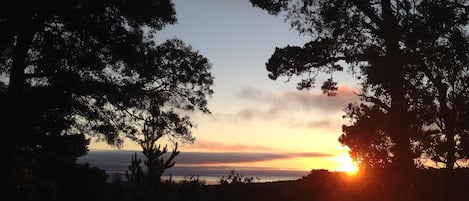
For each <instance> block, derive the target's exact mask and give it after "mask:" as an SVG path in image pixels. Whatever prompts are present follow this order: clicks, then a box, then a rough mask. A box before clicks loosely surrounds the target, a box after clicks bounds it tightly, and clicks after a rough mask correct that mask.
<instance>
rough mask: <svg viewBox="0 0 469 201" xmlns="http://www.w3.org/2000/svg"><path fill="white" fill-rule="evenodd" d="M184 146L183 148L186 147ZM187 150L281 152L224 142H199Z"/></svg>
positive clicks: (268, 148)
mask: <svg viewBox="0 0 469 201" xmlns="http://www.w3.org/2000/svg"><path fill="white" fill-rule="evenodd" d="M184 146H185V144H182V145H181V147H184ZM187 148H189V149H193V150H199V151H212V152H213V151H224V150H230V151H231V152H276V151H280V150H278V149H276V148H272V147H267V146H259V145H246V144H240V143H235V144H226V143H222V142H215V141H207V140H197V141H195V143H194V144H190V146H188V147H187Z"/></svg>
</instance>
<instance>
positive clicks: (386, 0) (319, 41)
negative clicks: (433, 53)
mask: <svg viewBox="0 0 469 201" xmlns="http://www.w3.org/2000/svg"><path fill="white" fill-rule="evenodd" d="M251 2H252V3H253V5H254V6H258V7H261V8H263V9H265V10H267V11H268V12H269V13H270V14H275V15H278V14H280V13H286V19H287V20H289V21H290V23H291V25H292V27H294V28H296V29H297V30H298V31H299V32H300V33H302V34H305V35H309V36H311V37H312V41H311V42H309V43H307V44H305V45H304V46H303V47H291V46H287V47H285V48H277V49H276V50H275V52H274V54H273V55H272V57H271V58H270V59H269V61H268V62H267V64H266V65H267V70H268V71H269V77H270V78H272V79H277V78H278V77H279V76H288V77H292V76H300V75H306V78H304V79H302V81H301V82H299V83H298V88H299V89H309V88H311V87H312V86H314V83H315V81H316V76H317V75H318V74H319V73H320V72H327V73H331V72H334V71H340V70H342V69H343V67H341V66H340V65H339V62H340V61H345V62H346V63H347V64H349V65H351V66H352V70H354V69H357V68H359V71H360V72H361V73H363V75H365V79H364V84H365V85H368V86H370V87H369V88H372V89H375V90H378V91H377V92H378V93H379V94H378V95H380V96H381V95H386V96H387V97H389V101H390V103H389V111H388V112H387V115H388V116H389V118H388V119H387V121H388V123H389V126H387V127H386V133H388V134H389V136H391V139H392V141H393V142H394V143H395V145H394V150H395V151H394V158H395V160H394V163H395V164H394V167H396V168H398V169H408V168H411V167H414V164H413V154H412V152H411V144H410V138H411V134H412V132H411V131H412V128H411V126H412V125H411V124H412V122H411V121H412V119H408V117H412V115H409V114H408V113H409V111H410V110H411V106H410V105H409V102H408V100H407V99H406V90H407V88H406V85H408V83H407V81H408V80H410V77H411V76H414V75H415V72H422V71H423V69H421V68H422V67H423V65H421V64H419V63H416V62H415V60H425V58H427V57H429V56H430V55H428V54H426V53H425V51H426V50H429V48H427V46H426V45H427V44H428V43H433V44H435V43H436V44H438V43H439V42H440V40H441V39H443V40H446V39H447V36H448V33H449V32H451V31H452V30H460V32H465V31H463V30H464V26H465V25H467V22H468V17H467V15H468V10H469V8H468V5H466V3H464V1H405V0H397V1H391V0H381V1H354V0H350V1H348V0H345V1H344V0H334V1H302V0H295V1H287V0H276V1H271V0H251ZM430 49H431V48H430ZM412 79H413V77H412ZM335 86H336V83H335V82H334V81H333V79H328V80H327V81H326V82H325V84H323V87H322V88H323V90H324V91H325V92H330V90H334V89H335ZM329 94H333V93H329Z"/></svg>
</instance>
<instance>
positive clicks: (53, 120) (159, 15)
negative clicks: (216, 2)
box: [0, 0, 213, 196]
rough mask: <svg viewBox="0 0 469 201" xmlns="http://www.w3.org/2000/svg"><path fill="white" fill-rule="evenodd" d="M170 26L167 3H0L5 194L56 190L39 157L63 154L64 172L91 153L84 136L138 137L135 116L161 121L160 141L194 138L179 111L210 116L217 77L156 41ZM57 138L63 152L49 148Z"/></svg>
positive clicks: (177, 48)
mask: <svg viewBox="0 0 469 201" xmlns="http://www.w3.org/2000/svg"><path fill="white" fill-rule="evenodd" d="M175 22H176V17H175V10H174V5H173V3H172V2H171V1H170V0H162V1H155V0H143V1H127V0H124V1H96V2H95V1H73V2H67V3H61V2H57V1H49V0H40V1H16V2H3V3H1V5H0V29H1V30H2V32H1V33H0V36H1V38H2V40H1V41H0V52H1V54H0V77H1V78H0V83H1V84H0V107H1V108H0V109H1V111H2V115H1V117H2V118H1V119H0V121H1V122H2V129H3V130H4V132H3V133H4V137H5V138H6V139H7V140H5V141H4V142H5V143H4V146H2V149H3V150H2V153H5V155H6V156H7V158H6V164H8V165H9V166H8V168H7V175H9V177H8V178H5V181H6V182H7V185H6V186H9V189H7V191H12V192H13V193H14V195H15V196H16V195H18V194H22V193H23V192H30V190H31V188H29V187H28V185H33V186H35V187H34V188H42V187H41V185H43V184H44V188H47V189H53V188H60V186H59V185H55V181H54V180H55V179H54V178H51V177H50V175H46V174H45V173H43V172H41V171H42V170H46V169H48V168H49V167H50V166H52V165H51V164H47V163H45V160H43V159H44V158H47V157H51V156H53V153H63V155H67V156H64V157H65V158H67V160H63V161H62V162H64V165H65V164H66V163H74V159H75V158H76V157H78V156H81V155H83V154H85V153H86V151H87V148H86V147H87V145H88V143H89V141H88V140H84V139H85V138H83V140H82V139H81V137H83V136H84V134H86V135H87V137H96V138H98V139H100V140H105V141H106V142H108V143H109V144H111V145H114V146H117V147H121V146H122V142H123V138H125V137H129V138H131V139H134V140H138V139H139V135H141V134H142V132H140V131H139V130H138V129H137V128H138V125H137V124H138V123H139V121H141V120H142V119H139V118H141V117H145V118H150V117H158V118H161V119H164V121H165V123H166V126H168V129H167V130H166V131H165V132H163V133H164V134H165V135H166V134H168V135H170V136H171V137H172V138H173V139H182V140H184V141H189V142H190V141H192V140H193V137H192V136H191V132H190V129H191V127H192V126H193V124H192V122H191V121H190V120H189V118H188V117H187V116H182V115H180V113H179V112H178V111H180V110H185V111H195V110H199V111H201V112H203V113H209V112H210V111H209V110H208V108H207V98H208V97H209V96H210V95H211V94H212V93H213V91H212V89H211V85H212V84H213V77H212V75H211V73H210V68H211V64H210V63H209V61H208V59H207V58H205V57H203V56H202V55H200V54H199V53H198V52H197V51H195V50H193V49H192V47H191V46H189V45H186V44H185V43H184V42H182V41H181V40H178V39H170V40H168V41H165V42H163V43H161V44H156V42H155V36H156V34H157V31H159V30H161V29H162V28H163V27H165V26H166V25H168V24H174V23H175ZM149 105H152V107H154V108H155V109H154V110H149ZM162 121H163V120H162ZM172 125H175V126H174V127H171V126H172ZM168 130H170V131H168ZM71 136H81V137H77V138H75V137H71ZM62 137H63V138H64V139H63V140H62V141H69V142H70V143H67V145H70V146H69V147H60V146H56V145H53V144H54V143H55V142H57V141H61V140H57V139H60V138H62ZM52 146H56V147H52ZM72 148H73V149H72ZM55 149H57V150H55ZM63 149H70V151H73V152H68V151H65V150H63ZM68 154H70V155H68ZM67 165H70V164H67ZM25 172H27V174H28V175H31V177H32V178H34V179H35V180H40V181H39V182H36V183H35V184H33V183H30V182H29V181H30V180H29V179H28V178H29V176H28V178H26V176H25V175H24V174H26V173H25ZM48 186H51V187H50V188H49V187H48ZM31 191H32V193H35V192H36V190H34V189H33V190H31ZM43 192H47V191H43Z"/></svg>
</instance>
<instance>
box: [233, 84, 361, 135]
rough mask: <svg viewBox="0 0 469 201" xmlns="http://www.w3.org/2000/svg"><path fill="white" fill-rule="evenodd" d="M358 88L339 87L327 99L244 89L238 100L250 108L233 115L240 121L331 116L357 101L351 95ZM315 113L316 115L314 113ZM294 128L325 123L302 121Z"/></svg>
mask: <svg viewBox="0 0 469 201" xmlns="http://www.w3.org/2000/svg"><path fill="white" fill-rule="evenodd" d="M358 91H359V89H358V88H353V87H350V86H347V85H340V86H339V87H338V92H337V95H336V96H332V97H331V96H327V95H325V94H322V93H321V92H312V91H298V90H296V91H285V92H282V93H278V94H272V93H268V92H263V91H261V90H259V89H256V88H254V87H249V88H244V89H243V90H241V91H240V92H239V93H238V98H241V99H243V100H246V101H249V104H247V105H249V107H244V108H242V109H241V110H239V111H238V112H237V113H236V117H238V118H239V119H241V120H247V121H250V120H254V119H262V120H273V119H278V118H283V119H284V118H285V117H287V115H288V114H293V113H298V112H300V113H308V114H311V112H319V113H320V114H330V113H337V112H341V111H342V110H343V108H344V107H345V106H346V105H347V104H348V103H352V102H355V101H357V100H358V97H357V96H356V95H355V94H354V93H355V92H358ZM316 114H317V113H316ZM297 125H304V126H307V127H311V128H312V127H314V126H328V125H332V123H331V122H328V121H326V120H321V121H311V122H303V123H301V124H297Z"/></svg>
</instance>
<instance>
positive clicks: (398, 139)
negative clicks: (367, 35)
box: [381, 0, 414, 170]
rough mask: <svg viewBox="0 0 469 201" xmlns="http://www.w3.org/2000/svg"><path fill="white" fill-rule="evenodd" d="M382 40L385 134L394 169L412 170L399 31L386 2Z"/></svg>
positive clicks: (383, 2)
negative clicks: (385, 81) (387, 121)
mask: <svg viewBox="0 0 469 201" xmlns="http://www.w3.org/2000/svg"><path fill="white" fill-rule="evenodd" d="M382 15H383V24H382V27H381V28H382V30H383V38H384V41H385V47H386V59H387V61H386V63H387V64H386V66H385V69H384V71H385V72H386V73H387V75H389V78H388V79H389V80H388V82H389V92H390V95H391V108H390V111H389V116H390V125H389V132H390V135H391V137H392V138H393V140H394V142H395V143H396V145H395V147H394V154H395V156H394V157H395V158H396V159H395V161H394V163H395V164H394V167H395V168H398V169H402V170H408V169H411V168H414V162H413V156H412V152H411V149H410V138H409V129H408V128H409V126H410V125H409V121H408V115H407V108H408V104H407V101H406V98H405V89H404V81H405V78H404V76H405V73H404V63H402V62H400V61H401V60H402V58H401V57H400V52H399V31H398V28H397V22H396V19H395V17H394V15H393V12H392V7H391V3H390V2H389V0H383V1H382Z"/></svg>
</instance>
